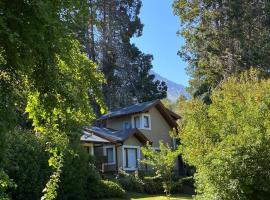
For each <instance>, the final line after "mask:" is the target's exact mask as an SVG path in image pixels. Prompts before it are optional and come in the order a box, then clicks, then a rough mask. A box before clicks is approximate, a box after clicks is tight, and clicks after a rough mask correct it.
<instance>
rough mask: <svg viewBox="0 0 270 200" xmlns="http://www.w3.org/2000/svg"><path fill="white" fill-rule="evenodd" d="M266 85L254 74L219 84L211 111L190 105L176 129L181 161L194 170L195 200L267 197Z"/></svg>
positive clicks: (269, 191)
mask: <svg viewBox="0 0 270 200" xmlns="http://www.w3.org/2000/svg"><path fill="white" fill-rule="evenodd" d="M269 96H270V80H260V79H258V74H256V73H255V72H254V71H251V72H250V73H248V72H246V73H244V74H242V75H241V77H240V78H237V77H231V78H229V79H228V80H226V81H223V82H222V84H221V85H220V87H219V88H217V89H215V90H214V91H213V92H212V95H211V101H212V104H211V105H206V104H204V103H203V102H202V100H199V99H192V100H191V101H189V102H187V103H186V105H185V109H184V113H183V120H182V124H181V126H180V130H179V132H180V137H181V148H182V149H183V158H184V160H185V161H186V162H187V163H188V164H190V165H191V166H195V168H196V174H195V182H196V188H197V196H196V198H195V199H215V200H229V199H230V200H263V199H268V198H269V195H270V187H269V183H270V170H269V169H270V135H269V130H270V123H269V119H270V118H269V116H270V110H269V106H270V99H269Z"/></svg>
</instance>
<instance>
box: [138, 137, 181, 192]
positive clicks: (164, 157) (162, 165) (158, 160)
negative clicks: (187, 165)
mask: <svg viewBox="0 0 270 200" xmlns="http://www.w3.org/2000/svg"><path fill="white" fill-rule="evenodd" d="M159 148H160V151H156V150H155V149H153V148H152V146H151V145H149V144H147V145H146V147H142V148H141V150H142V153H143V155H144V157H145V158H144V159H142V160H140V162H141V163H143V164H147V165H149V166H150V167H151V168H152V169H153V170H154V172H155V175H156V176H154V177H152V178H154V179H156V178H160V179H161V180H162V185H163V188H164V192H165V193H166V195H167V196H170V194H171V190H172V187H173V180H172V176H173V169H174V167H175V161H176V159H177V157H178V156H179V154H180V150H179V149H176V150H172V149H171V147H170V146H169V145H168V144H164V143H163V142H162V141H160V142H159Z"/></svg>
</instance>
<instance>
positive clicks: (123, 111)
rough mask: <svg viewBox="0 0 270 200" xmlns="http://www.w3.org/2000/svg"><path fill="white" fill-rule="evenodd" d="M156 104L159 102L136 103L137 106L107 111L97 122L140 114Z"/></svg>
mask: <svg viewBox="0 0 270 200" xmlns="http://www.w3.org/2000/svg"><path fill="white" fill-rule="evenodd" d="M157 102H159V100H153V101H148V102H143V103H137V104H134V105H131V106H128V107H125V108H119V109H115V110H112V111H109V112H108V113H107V114H105V115H102V116H101V117H100V118H98V120H104V119H109V118H113V117H119V116H123V115H129V114H135V113H140V112H143V111H145V110H146V109H148V108H149V107H151V106H153V105H154V104H155V103H157Z"/></svg>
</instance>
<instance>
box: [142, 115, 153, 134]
mask: <svg viewBox="0 0 270 200" xmlns="http://www.w3.org/2000/svg"><path fill="white" fill-rule="evenodd" d="M144 117H148V119H149V121H148V123H149V127H148V128H146V127H144V124H143V118H144ZM141 118H142V119H141V123H142V128H141V129H144V130H151V115H149V114H142V117H141Z"/></svg>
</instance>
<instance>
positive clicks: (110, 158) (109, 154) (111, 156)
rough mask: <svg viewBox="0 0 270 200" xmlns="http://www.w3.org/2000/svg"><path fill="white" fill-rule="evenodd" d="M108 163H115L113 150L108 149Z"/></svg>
mask: <svg viewBox="0 0 270 200" xmlns="http://www.w3.org/2000/svg"><path fill="white" fill-rule="evenodd" d="M106 155H107V162H108V163H113V148H112V147H111V148H106Z"/></svg>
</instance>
